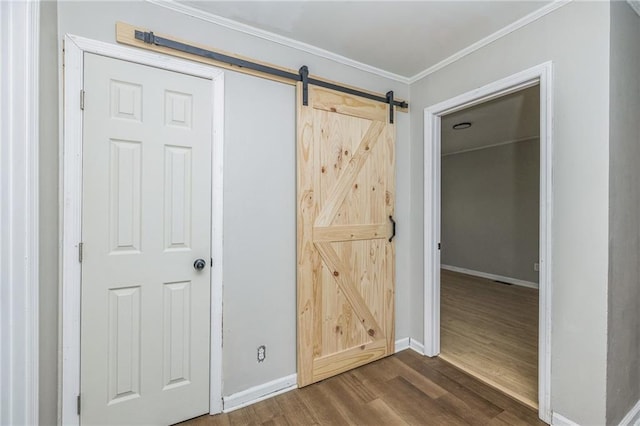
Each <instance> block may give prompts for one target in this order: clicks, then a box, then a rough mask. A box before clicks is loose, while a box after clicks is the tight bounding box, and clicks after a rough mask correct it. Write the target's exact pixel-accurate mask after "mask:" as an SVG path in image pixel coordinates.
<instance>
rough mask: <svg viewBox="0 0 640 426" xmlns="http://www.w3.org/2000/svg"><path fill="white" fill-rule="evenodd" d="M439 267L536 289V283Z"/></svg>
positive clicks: (470, 270) (468, 270) (452, 267)
mask: <svg viewBox="0 0 640 426" xmlns="http://www.w3.org/2000/svg"><path fill="white" fill-rule="evenodd" d="M440 267H441V268H442V269H446V270H447V271H453V272H460V273H461V274H467V275H473V276H475V277H480V278H486V279H488V280H494V281H502V282H505V283H509V284H513V285H519V286H522V287H529V288H535V289H537V288H538V283H534V282H532V281H525V280H521V279H518V278H510V277H503V276H502V275H496V274H490V273H488V272H480V271H474V270H472V269H466V268H459V267H457V266H451V265H440Z"/></svg>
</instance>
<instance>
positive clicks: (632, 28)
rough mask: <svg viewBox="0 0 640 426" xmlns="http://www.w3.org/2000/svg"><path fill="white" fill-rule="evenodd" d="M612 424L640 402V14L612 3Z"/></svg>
mask: <svg viewBox="0 0 640 426" xmlns="http://www.w3.org/2000/svg"><path fill="white" fill-rule="evenodd" d="M610 67H611V81H610V88H611V93H610V100H611V101H610V102H611V109H610V111H609V120H610V126H611V127H610V131H609V135H610V136H609V137H610V142H609V143H610V154H609V155H610V157H609V161H610V169H609V179H610V180H609V211H610V216H609V232H610V235H609V312H608V318H609V323H608V351H607V424H611V425H615V424H618V423H619V422H620V420H622V418H623V417H624V416H625V414H626V413H627V412H628V411H629V410H630V409H631V407H633V405H634V404H635V403H636V402H638V400H640V190H639V188H640V166H639V165H640V120H638V112H639V111H640V16H638V15H637V14H636V13H635V12H634V11H633V10H632V9H631V7H629V5H628V4H627V3H626V2H622V1H614V2H611V64H610Z"/></svg>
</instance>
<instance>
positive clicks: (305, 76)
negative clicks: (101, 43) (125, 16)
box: [135, 30, 409, 123]
mask: <svg viewBox="0 0 640 426" xmlns="http://www.w3.org/2000/svg"><path fill="white" fill-rule="evenodd" d="M135 38H136V39H137V40H140V41H143V42H144V43H146V44H152V45H155V46H160V47H166V48H169V49H173V50H177V51H180V52H184V53H189V54H192V55H197V56H202V57H203V58H208V59H211V60H214V61H217V62H223V63H227V64H230V65H234V66H237V67H240V68H247V69H250V70H253V71H257V72H260V73H263V74H271V75H274V76H278V77H281V78H285V79H289V80H293V81H301V82H302V103H303V105H308V102H309V91H308V86H309V84H313V85H315V86H320V87H324V88H327V89H331V90H335V91H337V92H342V93H348V94H350V95H355V96H361V97H363V98H367V99H371V100H374V101H378V102H383V103H387V104H389V122H390V123H393V111H394V107H396V106H398V107H400V108H408V106H409V104H408V103H407V102H405V101H397V100H394V99H393V91H389V92H387V94H386V97H382V96H379V95H375V94H373V93H368V92H364V91H360V90H357V89H354V88H351V87H345V86H341V85H339V84H336V83H332V82H328V81H324V80H319V79H316V78H312V77H309V68H307V66H306V65H303V66H302V67H300V70H299V72H298V74H296V73H294V72H289V71H286V70H283V69H279V68H275V67H270V66H268V65H265V64H259V63H256V62H252V61H249V60H246V59H241V58H237V57H234V56H230V55H225V54H223V53H220V52H214V51H212V50H207V49H203V48H201V47H197V46H192V45H189V44H186V43H182V42H179V41H175V40H171V39H168V38H165V37H159V36H157V35H155V34H154V33H153V32H152V31H149V32H147V31H139V30H135Z"/></svg>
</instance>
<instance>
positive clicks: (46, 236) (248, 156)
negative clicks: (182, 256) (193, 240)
mask: <svg viewBox="0 0 640 426" xmlns="http://www.w3.org/2000/svg"><path fill="white" fill-rule="evenodd" d="M57 12H58V23H59V26H58V32H57V40H58V43H60V42H61V40H62V38H63V36H64V34H66V33H70V34H74V35H79V36H83V37H87V38H91V39H95V40H101V41H106V42H110V43H115V23H116V21H124V22H127V23H131V24H134V25H140V26H144V27H148V28H151V29H152V30H154V31H157V32H161V33H165V34H170V35H174V36H176V37H178V38H182V39H185V40H192V41H194V42H196V43H202V44H205V45H210V46H213V47H216V48H220V49H223V50H226V51H230V52H234V53H238V54H241V55H245V56H249V57H252V58H255V59H257V60H262V61H267V62H271V63H274V64H278V65H281V66H285V67H290V68H293V69H298V68H299V67H300V66H301V65H307V66H309V68H310V71H311V73H312V74H314V75H319V76H322V77H326V78H329V79H332V80H336V81H341V82H344V83H346V84H349V85H354V86H359V87H363V88H365V89H369V90H375V91H378V92H381V93H385V92H386V91H388V90H394V91H395V96H396V97H398V98H404V99H407V98H408V86H407V85H406V84H403V83H398V82H396V81H392V80H389V79H386V78H383V77H380V76H377V75H373V74H370V73H366V72H363V71H360V70H357V69H355V68H352V67H349V66H345V65H342V64H339V63H336V62H334V61H331V60H328V59H324V58H321V57H318V56H314V55H311V54H308V53H304V52H300V51H298V50H295V49H292V48H288V47H286V46H283V45H279V44H276V43H272V42H269V41H266V40H263V39H259V38H256V37H253V36H250V35H247V34H242V33H238V32H236V31H233V30H230V29H227V28H223V27H219V26H216V25H214V24H211V23H209V22H206V21H203V20H200V19H196V18H191V17H187V16H185V15H182V14H179V13H176V12H172V11H169V10H167V9H164V8H162V7H160V6H156V5H153V4H150V3H145V2H98V1H86V2H59V3H58V4H57ZM54 19H55V18H54ZM60 52H61V45H59V48H58V53H60ZM43 57H46V63H45V64H43V68H44V69H45V71H44V72H45V75H44V76H43V77H42V78H43V80H47V81H48V80H50V79H51V77H52V76H54V75H57V73H58V70H59V68H58V64H59V63H61V61H60V62H59V63H58V64H57V63H56V61H55V60H54V59H55V58H52V57H49V56H47V55H43ZM225 85H226V87H225V96H226V99H225V108H226V110H225V165H224V172H225V188H224V196H225V211H224V216H225V218H224V220H225V225H224V232H225V235H224V238H225V242H224V259H225V265H224V300H223V303H224V349H223V363H224V377H223V379H224V387H223V393H224V395H230V394H233V393H235V392H238V391H241V390H244V389H246V388H248V387H250V386H255V385H259V384H262V383H264V382H265V381H269V380H273V379H277V378H280V377H282V376H285V375H289V374H293V373H295V371H296V362H295V345H296V342H295V327H296V317H295V267H296V260H295V243H296V241H295V229H296V220H295V197H296V194H295V118H294V107H295V96H294V90H293V88H292V87H290V86H287V85H281V84H278V83H274V82H270V81H267V80H263V79H259V78H256V77H248V76H245V75H240V74H236V73H234V72H230V71H225ZM42 94H43V99H42V101H43V105H47V108H48V110H47V113H46V117H45V118H44V119H43V122H42V123H41V128H47V129H49V130H51V132H52V133H55V131H54V130H53V129H57V119H56V117H55V115H56V109H55V108H54V107H53V105H55V104H56V101H55V99H54V96H55V94H54V93H51V92H49V91H48V90H45V91H43V93H42ZM397 123H398V126H397V165H398V166H397V197H396V203H397V204H396V212H397V219H398V223H399V228H398V235H397V239H396V247H397V250H396V252H397V268H396V269H397V291H396V305H397V306H398V308H397V309H396V312H397V317H396V337H397V338H404V337H408V334H409V312H408V310H407V309H404V308H403V307H405V306H407V305H408V303H409V296H410V293H409V275H408V271H409V267H408V265H409V257H408V255H409V235H410V234H409V232H408V223H409V179H410V177H409V168H408V163H409V156H410V150H409V137H408V135H409V115H408V114H403V113H400V114H398V115H397ZM45 142H46V143H55V141H50V140H49V139H43V141H42V143H45ZM45 152H46V153H43V157H42V158H41V165H42V167H45V168H46V170H47V172H46V173H47V176H49V175H51V174H57V172H58V158H57V155H58V152H57V151H55V150H51V149H49V148H47V149H46V150H45ZM54 171H55V173H54ZM53 187H54V183H53V182H49V183H47V189H49V190H53V189H54V188H53ZM49 195H50V194H44V193H43V194H41V203H42V204H41V207H42V209H43V210H47V211H52V212H57V211H58V204H57V199H56V200H53V199H52V198H51V197H50V196H49ZM52 222H53V219H51V220H47V221H46V224H45V226H44V227H43V229H42V234H41V238H42V240H43V241H45V242H46V245H45V246H46V249H45V248H44V247H45V246H43V251H46V252H45V253H41V256H46V257H50V258H52V259H57V256H58V253H57V250H56V248H55V247H53V244H52V243H51V241H54V240H55V241H57V240H58V239H59V235H58V229H57V226H55V227H54V226H53V223H52ZM42 267H43V275H49V276H56V266H55V265H53V264H50V263H45V264H43V265H42ZM55 285H57V283H53V282H48V283H47V290H46V292H47V294H50V293H51V286H55ZM43 291H45V290H43ZM57 303H58V302H57V300H55V298H49V299H45V300H42V301H41V315H42V321H41V335H42V334H46V335H47V336H49V337H50V338H51V339H54V340H57V336H58V330H57V326H56V324H57ZM262 344H266V345H267V360H266V361H265V362H264V363H260V364H258V363H257V361H256V348H257V347H258V346H259V345H262ZM40 359H41V360H42V363H41V379H43V380H46V383H47V385H46V392H47V394H46V395H45V394H43V395H42V396H43V398H44V400H43V403H42V404H41V415H42V417H41V421H42V423H43V424H52V423H55V419H54V418H53V414H52V413H55V411H56V410H55V406H54V405H53V404H54V401H55V400H56V398H57V395H56V392H55V389H53V387H52V385H51V377H53V376H54V375H57V361H56V360H57V353H56V352H54V350H53V346H52V345H51V344H47V345H46V346H43V347H42V351H41V356H40ZM43 392H44V390H43Z"/></svg>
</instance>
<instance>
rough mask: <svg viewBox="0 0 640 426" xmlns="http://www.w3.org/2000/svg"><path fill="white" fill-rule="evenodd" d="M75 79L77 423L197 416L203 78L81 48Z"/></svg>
mask: <svg viewBox="0 0 640 426" xmlns="http://www.w3.org/2000/svg"><path fill="white" fill-rule="evenodd" d="M84 87H85V92H86V96H85V99H86V101H85V110H84V137H83V212H82V239H83V244H84V250H83V252H84V258H83V263H82V318H81V400H82V410H81V422H82V423H83V424H128V425H129V424H170V423H175V422H178V421H181V420H185V419H188V418H191V417H194V416H198V415H201V414H205V413H207V412H208V411H209V335H210V333H209V327H210V306H209V305H210V303H209V300H210V299H209V298H210V262H209V259H210V257H211V249H210V246H211V242H210V236H211V225H210V224H211V82H210V81H208V80H205V79H201V78H197V77H192V76H187V75H183V74H179V73H174V72H170V71H165V70H161V69H157V68H153V67H148V66H144V65H138V64H134V63H130V62H125V61H120V60H116V59H110V58H105V57H101V56H97V55H92V54H86V55H85V83H84ZM197 258H202V259H205V261H206V267H205V268H204V269H202V270H200V271H198V270H196V269H194V266H193V264H194V261H195V260H196V259H197Z"/></svg>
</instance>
